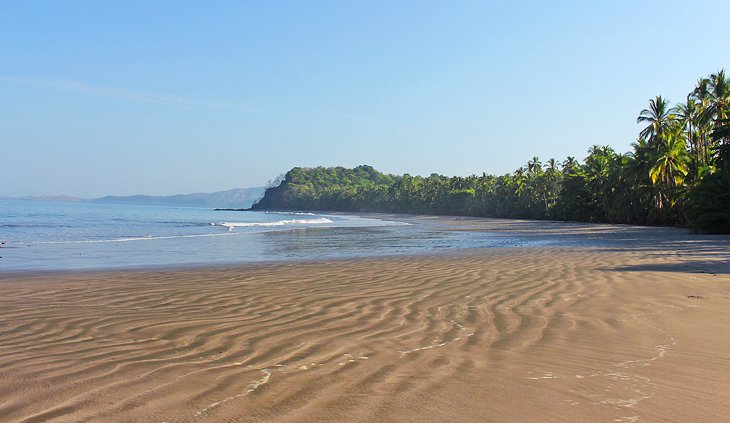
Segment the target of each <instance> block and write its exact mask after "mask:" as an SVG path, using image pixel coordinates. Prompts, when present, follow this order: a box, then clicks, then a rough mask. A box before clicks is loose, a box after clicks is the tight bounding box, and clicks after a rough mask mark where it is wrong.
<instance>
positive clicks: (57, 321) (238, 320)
mask: <svg viewBox="0 0 730 423" xmlns="http://www.w3.org/2000/svg"><path fill="white" fill-rule="evenodd" d="M677 260H678V258H677V256H660V255H658V256H654V257H651V258H650V259H647V255H646V254H639V253H636V252H634V253H628V252H617V251H613V252H612V251H594V250H590V249H587V250H586V249H582V250H577V249H576V250H569V249H558V248H533V249H504V250H494V251H490V252H488V253H485V252H480V253H470V254H463V255H459V256H453V257H401V258H388V259H370V260H350V261H337V262H323V263H305V264H281V265H267V266H250V267H231V268H223V269H199V270H187V271H167V272H144V271H131V272H108V273H81V274H66V275H53V276H42V275H41V276H24V277H13V278H5V279H4V280H2V281H1V282H0V283H2V290H3V291H2V292H3V295H2V298H0V321H1V322H2V324H1V325H0V416H2V417H0V420H2V421H17V422H47V421H64V422H70V421H74V422H80V421H100V422H104V421H145V422H147V421H149V422H163V421H168V422H188V421H241V419H250V420H255V421H343V420H350V421H353V420H356V421H429V420H430V421H444V420H449V421H616V422H633V421H692V420H701V419H696V418H693V417H698V416H699V417H705V418H709V419H710V420H712V417H713V416H714V417H717V416H727V415H730V408H729V407H730V406H729V405H728V404H730V401H727V400H728V399H730V398H728V394H725V392H730V390H728V389H726V388H723V387H724V386H725V385H727V382H726V381H725V378H724V377H722V376H721V375H726V374H728V373H729V372H730V362H729V361H728V360H727V358H726V357H728V356H730V354H728V353H729V352H730V348H729V347H728V341H727V339H729V338H728V337H727V335H728V330H727V329H726V326H725V325H724V324H722V322H727V321H728V319H727V318H728V317H730V316H728V314H729V312H728V311H727V310H728V309H729V308H730V307H727V306H728V305H730V304H728V300H730V294H728V291H727V288H725V286H727V285H730V279H728V277H727V275H720V276H719V277H713V276H712V275H711V274H704V273H702V274H700V273H691V275H692V276H693V279H691V280H690V279H688V278H687V275H688V274H690V273H682V272H674V273H662V272H656V271H641V272H632V271H627V270H621V268H622V267H625V266H626V265H628V264H632V263H634V264H636V263H639V264H644V263H647V262H648V261H651V263H655V264H656V263H663V262H667V263H669V262H672V263H674V262H676V261H677ZM698 278H699V279H698ZM719 281H722V282H723V284H719V283H718V282H719ZM688 295H696V296H700V297H701V298H702V299H701V300H697V299H691V298H688V297H687V296H688ZM708 331H709V332H708ZM708 333H713V334H715V335H717V338H716V339H715V340H713V339H712V337H711V336H708ZM718 339H721V340H720V341H718ZM688 398H689V399H697V400H699V399H702V401H704V402H703V403H702V406H700V404H697V405H693V404H694V403H693V402H692V401H688Z"/></svg>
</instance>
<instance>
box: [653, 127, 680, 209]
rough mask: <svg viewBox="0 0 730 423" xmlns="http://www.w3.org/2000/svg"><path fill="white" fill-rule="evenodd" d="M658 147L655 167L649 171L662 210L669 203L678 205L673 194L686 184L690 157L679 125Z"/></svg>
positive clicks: (664, 137)
mask: <svg viewBox="0 0 730 423" xmlns="http://www.w3.org/2000/svg"><path fill="white" fill-rule="evenodd" d="M661 141H662V142H661V143H659V144H658V145H657V146H656V149H655V150H654V152H655V158H654V163H653V166H652V167H651V168H650V169H649V178H651V182H652V184H654V186H655V187H657V203H656V205H657V208H658V209H659V210H662V208H663V207H664V204H665V203H666V202H667V201H668V202H669V204H670V205H672V206H673V205H674V204H675V203H676V200H677V199H676V198H674V196H673V194H674V191H676V190H675V188H677V187H679V186H681V185H682V184H683V183H684V179H685V177H686V176H687V173H688V171H689V156H688V155H687V144H686V138H685V134H684V132H683V131H682V128H681V127H680V126H679V125H676V126H675V127H673V128H672V129H671V130H670V131H667V132H666V133H665V134H664V136H663V137H662V139H661Z"/></svg>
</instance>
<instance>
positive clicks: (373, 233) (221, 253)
mask: <svg viewBox="0 0 730 423" xmlns="http://www.w3.org/2000/svg"><path fill="white" fill-rule="evenodd" d="M0 242H2V243H3V244H2V245H0V272H8V271H26V270H72V269H121V268H135V267H157V266H160V267H164V266H181V265H182V266H185V265H190V266H197V265H217V264H235V263H255V262H270V261H278V260H312V259H331V258H350V257H370V256H388V255H399V254H418V253H428V252H435V251H445V250H448V249H456V248H473V247H494V246H500V245H506V244H510V243H511V241H510V240H509V239H506V238H504V237H500V238H494V237H491V236H490V234H487V233H481V232H473V231H444V230H441V229H440V228H439V227H438V225H437V224H436V223H432V222H429V221H428V220H418V219H413V218H407V217H405V216H404V217H403V218H402V219H401V218H399V217H397V216H396V217H388V218H382V217H377V218H376V217H372V216H358V215H355V214H328V213H309V212H253V211H215V210H211V209H201V208H187V207H153V206H125V205H106V204H91V203H72V202H69V203H62V202H40V201H21V200H0Z"/></svg>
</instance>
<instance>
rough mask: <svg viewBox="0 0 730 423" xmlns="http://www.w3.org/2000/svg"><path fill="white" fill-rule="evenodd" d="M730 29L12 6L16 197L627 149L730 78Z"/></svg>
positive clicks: (552, 10)
mask: <svg viewBox="0 0 730 423" xmlns="http://www.w3.org/2000/svg"><path fill="white" fill-rule="evenodd" d="M729 16H730V2H728V1H726V0H725V1H715V2H689V1H622V2H613V1H611V2H587V1H575V2H561V1H557V2H556V1H550V2H547V1H536V2H522V3H519V4H518V2H508V1H499V2H488V1H478V2H477V1H474V2H471V1H417V2H416V1H400V0H399V1H382V2H379V1H357V2H355V1H339V0H335V1H289V2H284V1H235V2H226V1H198V2H185V1H169V2H163V1H119V2H104V1H96V0H94V1H76V0H73V1H3V2H2V3H0V148H1V150H0V168H1V169H2V178H1V179H0V195H39V194H62V193H63V194H68V195H76V196H83V197H91V196H99V195H104V194H133V193H146V194H171V193H179V192H199V191H216V190H223V189H229V188H233V187H247V186H257V185H263V184H265V183H266V182H267V181H268V180H269V179H272V178H274V177H275V176H277V175H278V174H279V173H282V172H284V171H286V170H287V169H289V168H291V167H293V166H316V165H327V166H333V165H343V166H354V165H358V164H363V163H366V164H370V165H373V166H375V167H376V168H377V169H380V170H382V171H385V172H389V173H404V172H408V173H411V174H426V175H427V174H430V173H432V172H438V173H443V174H447V175H468V174H471V173H478V174H481V173H482V172H487V173H494V174H502V173H506V172H511V171H513V170H514V169H516V168H517V167H519V166H520V165H522V164H524V163H525V162H526V161H527V160H528V159H529V158H531V157H532V156H534V155H537V156H539V157H540V158H541V159H543V160H547V159H548V158H550V157H555V158H557V159H559V160H562V159H564V158H565V156H568V155H572V156H576V157H578V158H580V159H582V158H583V157H584V156H585V155H586V150H587V149H588V147H589V146H590V145H592V144H610V145H612V146H613V147H614V148H616V149H618V150H628V149H629V145H630V143H631V142H632V141H634V140H635V138H636V134H637V133H638V130H639V127H638V126H637V125H636V123H635V118H636V115H637V114H638V113H639V111H640V110H641V109H642V108H644V107H646V104H647V102H648V100H649V98H651V97H653V96H655V95H657V94H662V95H664V96H666V97H668V98H669V99H670V100H671V101H673V102H676V101H681V100H683V99H684V96H685V95H686V94H687V93H688V92H689V91H690V90H691V89H692V88H693V86H694V83H695V81H696V80H697V78H699V77H702V76H706V75H707V74H709V73H711V72H714V71H716V70H718V69H720V68H730V47H729V45H730V44H728V42H727V39H728V32H727V28H728V23H729V22H728V17H729Z"/></svg>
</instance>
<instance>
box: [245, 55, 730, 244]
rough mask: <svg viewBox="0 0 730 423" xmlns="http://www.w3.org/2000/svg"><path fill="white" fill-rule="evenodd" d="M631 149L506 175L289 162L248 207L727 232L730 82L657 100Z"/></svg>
mask: <svg viewBox="0 0 730 423" xmlns="http://www.w3.org/2000/svg"><path fill="white" fill-rule="evenodd" d="M637 122H638V123H640V124H642V126H643V128H642V129H641V131H640V132H639V134H638V138H637V139H636V141H635V142H634V143H633V144H632V149H633V151H631V152H626V153H619V152H616V151H614V150H613V149H612V148H611V147H609V146H599V145H594V146H592V147H591V148H590V149H589V150H588V155H587V156H586V157H585V159H583V161H579V160H577V159H576V158H574V157H568V158H566V159H565V160H563V161H562V162H558V161H557V160H555V159H549V160H547V161H545V162H542V161H541V160H540V159H539V158H538V157H533V158H532V159H530V160H529V161H528V162H527V164H526V165H525V166H522V167H520V168H519V169H517V170H515V171H514V172H513V173H509V174H505V175H501V176H493V175H488V174H486V173H484V174H482V175H471V176H466V177H461V176H453V177H447V176H442V175H438V174H431V175H430V176H427V177H422V176H411V175H409V174H405V175H386V174H383V173H381V172H378V171H377V170H375V169H373V168H372V167H370V166H366V165H363V166H358V167H356V168H354V169H346V168H343V167H316V168H301V167H296V168H293V169H291V170H290V171H289V172H287V173H286V174H285V175H284V177H283V178H280V179H279V180H277V184H275V185H276V186H272V187H270V188H269V189H267V191H266V194H265V196H264V197H263V198H262V199H261V200H260V201H259V202H258V203H257V204H255V205H254V207H253V208H254V209H288V210H291V209H297V210H333V211H334V210H337V211H369V212H399V213H425V214H451V215H468V216H486V217H507V218H529V219H556V220H574V221H586V222H609V223H632V224H641V225H672V226H687V227H689V228H691V229H693V230H695V231H699V232H710V233H728V232H730V83H729V81H728V79H727V77H726V75H725V71H724V70H721V71H719V72H716V73H713V74H711V75H710V76H709V77H706V78H700V79H699V80H698V81H697V84H696V86H695V87H694V89H693V90H692V92H690V93H689V94H688V95H687V97H686V99H685V101H684V102H681V103H678V104H676V105H675V106H671V105H670V103H669V101H667V99H665V98H663V97H662V96H657V97H656V98H654V99H651V100H649V107H648V108H646V109H644V110H642V111H641V112H640V113H639V115H638V117H637Z"/></svg>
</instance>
